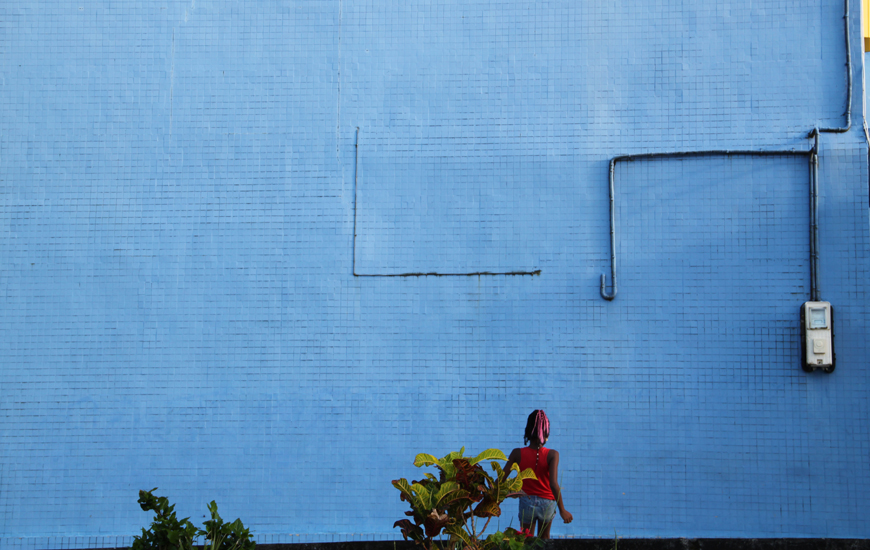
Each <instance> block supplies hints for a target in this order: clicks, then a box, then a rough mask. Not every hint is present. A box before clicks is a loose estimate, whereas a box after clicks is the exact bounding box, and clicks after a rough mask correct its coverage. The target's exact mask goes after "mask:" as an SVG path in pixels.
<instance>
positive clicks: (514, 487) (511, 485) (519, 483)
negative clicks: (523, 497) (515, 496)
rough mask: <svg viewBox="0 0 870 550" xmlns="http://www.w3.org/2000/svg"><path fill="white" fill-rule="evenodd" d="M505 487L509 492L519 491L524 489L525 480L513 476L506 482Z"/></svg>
mask: <svg viewBox="0 0 870 550" xmlns="http://www.w3.org/2000/svg"><path fill="white" fill-rule="evenodd" d="M504 488H505V490H506V491H507V492H509V493H518V492H520V491H522V490H523V480H522V479H517V478H513V479H511V480H510V481H508V482H507V483H505V484H504Z"/></svg>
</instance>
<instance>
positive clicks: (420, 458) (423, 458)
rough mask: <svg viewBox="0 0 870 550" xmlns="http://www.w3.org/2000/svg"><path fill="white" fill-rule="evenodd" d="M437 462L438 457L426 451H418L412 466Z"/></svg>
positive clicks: (429, 464)
mask: <svg viewBox="0 0 870 550" xmlns="http://www.w3.org/2000/svg"><path fill="white" fill-rule="evenodd" d="M433 464H438V459H437V458H435V457H434V456H432V455H430V454H428V453H420V454H418V455H417V456H416V458H414V466H416V467H418V468H419V467H420V466H431V465H433Z"/></svg>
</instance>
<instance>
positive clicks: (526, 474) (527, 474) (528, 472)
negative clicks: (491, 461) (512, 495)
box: [517, 468, 538, 479]
mask: <svg viewBox="0 0 870 550" xmlns="http://www.w3.org/2000/svg"><path fill="white" fill-rule="evenodd" d="M517 479H538V476H536V475H535V471H534V470H532V469H531V468H526V469H525V470H523V471H522V472H520V473H518V474H517Z"/></svg>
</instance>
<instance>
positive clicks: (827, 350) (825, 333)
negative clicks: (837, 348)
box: [801, 302, 836, 372]
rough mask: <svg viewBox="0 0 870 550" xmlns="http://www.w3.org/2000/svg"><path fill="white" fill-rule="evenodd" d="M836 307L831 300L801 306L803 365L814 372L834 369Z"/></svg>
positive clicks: (808, 370)
mask: <svg viewBox="0 0 870 550" xmlns="http://www.w3.org/2000/svg"><path fill="white" fill-rule="evenodd" d="M835 360H836V356H835V355H834V309H833V308H832V307H831V304H830V302H806V303H804V304H803V305H802V306H801V367H802V368H803V369H804V370H805V371H807V372H812V371H814V370H816V369H822V370H824V371H825V372H833V371H834V362H835Z"/></svg>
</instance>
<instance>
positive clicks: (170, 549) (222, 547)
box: [131, 487, 257, 550]
mask: <svg viewBox="0 0 870 550" xmlns="http://www.w3.org/2000/svg"><path fill="white" fill-rule="evenodd" d="M156 490H157V487H155V488H154V489H151V490H150V491H139V506H140V507H141V508H142V510H144V511H146V512H148V511H153V512H154V521H152V523H151V527H150V528H149V529H148V530H145V529H144V528H143V529H142V536H135V537H133V545H132V547H131V550H193V549H194V547H195V545H194V542H195V541H196V539H197V538H198V537H205V541H206V544H203V545H202V550H254V549H255V547H256V546H257V543H256V542H254V540H253V539H252V538H251V533H250V530H249V529H246V528H245V526H244V525H242V521H241V520H240V519H236V520H235V521H234V522H232V523H225V522H224V520H223V519H222V518H221V517H220V515H219V514H218V507H217V503H216V502H215V501H211V502H210V503H209V505H208V510H209V512H210V513H211V519H210V520H206V521H205V522H203V525H204V527H205V529H204V530H203V529H197V528H196V527H195V526H194V525H193V524H192V523H191V522H190V521H189V518H184V519H177V517H176V515H175V505H174V504H169V499H167V498H166V497H157V496H154V491H156Z"/></svg>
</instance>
